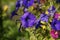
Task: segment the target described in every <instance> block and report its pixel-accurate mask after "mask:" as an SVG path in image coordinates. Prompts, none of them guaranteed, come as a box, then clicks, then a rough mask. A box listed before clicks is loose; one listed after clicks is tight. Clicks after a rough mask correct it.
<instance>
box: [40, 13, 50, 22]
mask: <svg viewBox="0 0 60 40" xmlns="http://www.w3.org/2000/svg"><path fill="white" fill-rule="evenodd" d="M48 18H49V17H48V15H46V14H44V13H42V14H41V15H40V20H41V21H44V22H48Z"/></svg>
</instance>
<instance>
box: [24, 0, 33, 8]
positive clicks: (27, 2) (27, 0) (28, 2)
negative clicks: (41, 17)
mask: <svg viewBox="0 0 60 40" xmlns="http://www.w3.org/2000/svg"><path fill="white" fill-rule="evenodd" d="M33 3H34V0H23V5H24V7H25V8H28V7H30V6H32V5H33Z"/></svg>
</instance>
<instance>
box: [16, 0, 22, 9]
mask: <svg viewBox="0 0 60 40" xmlns="http://www.w3.org/2000/svg"><path fill="white" fill-rule="evenodd" d="M22 5H23V0H17V2H16V9H19V7H22Z"/></svg>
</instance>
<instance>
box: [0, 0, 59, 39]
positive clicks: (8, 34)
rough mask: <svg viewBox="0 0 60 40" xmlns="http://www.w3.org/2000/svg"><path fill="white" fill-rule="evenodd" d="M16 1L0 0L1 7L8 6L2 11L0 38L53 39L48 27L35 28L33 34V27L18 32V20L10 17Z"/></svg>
mask: <svg viewBox="0 0 60 40" xmlns="http://www.w3.org/2000/svg"><path fill="white" fill-rule="evenodd" d="M16 1H17V0H1V3H2V5H1V6H2V8H3V9H4V7H5V6H6V5H7V6H8V8H7V10H6V11H3V13H2V21H3V26H2V27H1V28H2V29H1V30H2V31H1V33H0V40H53V38H51V36H50V34H49V30H50V28H47V30H40V29H37V30H35V31H36V33H35V34H34V33H33V32H34V31H33V30H34V28H28V29H26V30H22V29H21V30H22V31H21V32H19V27H20V21H18V23H16V22H15V20H11V19H10V16H11V12H12V11H13V10H14V8H15V3H16ZM40 32H41V34H40ZM58 40H59V39H58Z"/></svg>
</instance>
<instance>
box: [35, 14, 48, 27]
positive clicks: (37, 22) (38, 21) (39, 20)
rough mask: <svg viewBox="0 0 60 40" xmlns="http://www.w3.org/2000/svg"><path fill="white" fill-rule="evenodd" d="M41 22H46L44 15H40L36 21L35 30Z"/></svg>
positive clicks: (46, 17) (46, 18)
mask: <svg viewBox="0 0 60 40" xmlns="http://www.w3.org/2000/svg"><path fill="white" fill-rule="evenodd" d="M41 21H43V22H48V16H47V15H46V14H44V13H42V14H41V15H40V18H39V19H38V20H37V21H36V28H38V27H39V26H41V25H42V24H41V23H40V22H41Z"/></svg>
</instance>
